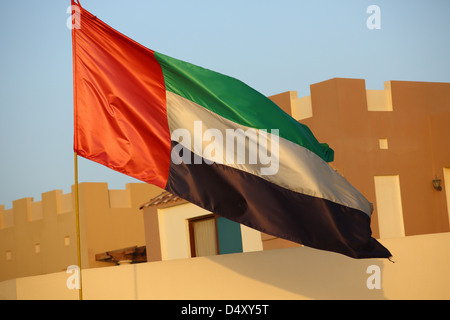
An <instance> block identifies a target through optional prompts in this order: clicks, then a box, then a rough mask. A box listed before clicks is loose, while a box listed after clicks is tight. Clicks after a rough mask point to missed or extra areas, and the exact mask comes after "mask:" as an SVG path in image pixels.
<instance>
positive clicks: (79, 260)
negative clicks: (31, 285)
mask: <svg viewBox="0 0 450 320" xmlns="http://www.w3.org/2000/svg"><path fill="white" fill-rule="evenodd" d="M74 169H75V217H76V223H77V257H78V275H79V284H80V288H79V289H78V293H79V299H80V300H83V281H82V278H81V237H80V206H79V203H78V155H77V152H76V151H75V152H74Z"/></svg>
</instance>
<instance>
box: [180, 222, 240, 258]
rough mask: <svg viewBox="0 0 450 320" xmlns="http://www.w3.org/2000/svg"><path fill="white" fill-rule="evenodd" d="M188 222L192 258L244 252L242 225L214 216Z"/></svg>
mask: <svg viewBox="0 0 450 320" xmlns="http://www.w3.org/2000/svg"><path fill="white" fill-rule="evenodd" d="M188 222H189V240H190V247H191V257H202V256H210V255H216V254H227V253H237V252H242V236H241V227H240V224H238V223H236V222H233V221H231V220H228V219H226V218H223V217H219V216H217V215H214V214H210V215H206V216H200V217H196V218H192V219H189V220H188Z"/></svg>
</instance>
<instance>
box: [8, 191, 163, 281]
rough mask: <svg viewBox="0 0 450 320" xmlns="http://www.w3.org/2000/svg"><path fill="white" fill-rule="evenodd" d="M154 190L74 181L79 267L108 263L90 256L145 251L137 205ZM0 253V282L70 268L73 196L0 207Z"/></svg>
mask: <svg viewBox="0 0 450 320" xmlns="http://www.w3.org/2000/svg"><path fill="white" fill-rule="evenodd" d="M72 189H73V187H72ZM160 192H161V189H159V188H157V187H154V186H152V185H148V184H144V183H132V184H128V185H127V186H126V189H124V190H109V189H108V185H107V184H106V183H80V184H79V204H80V205H79V210H80V226H81V228H80V230H81V233H80V235H81V237H80V238H81V257H82V260H81V261H82V267H83V268H94V267H104V266H108V265H112V264H111V263H109V262H104V261H102V260H105V259H96V257H98V256H99V255H100V256H102V255H103V256H104V255H105V254H106V253H107V252H110V251H112V252H114V251H116V250H118V249H122V248H134V247H136V248H139V247H142V246H144V247H145V233H144V225H143V220H142V214H141V212H140V210H139V207H140V205H142V203H143V202H145V201H147V200H148V198H149V197H151V196H152V195H157V194H158V193H160ZM0 252H1V254H2V255H1V256H0V281H2V280H6V279H11V278H19V277H25V276H33V275H38V274H46V273H52V272H58V271H61V270H66V269H67V267H68V266H70V265H76V264H77V263H78V259H77V233H76V220H75V205H74V193H73V192H72V193H68V194H63V193H62V191H61V190H54V191H50V192H46V193H43V194H42V200H41V201H33V198H24V199H19V200H16V201H14V202H13V207H12V208H11V209H8V210H4V206H0ZM131 253H133V252H131ZM111 258H112V257H111ZM98 260H100V261H98ZM108 261H111V262H118V261H114V259H110V260H108Z"/></svg>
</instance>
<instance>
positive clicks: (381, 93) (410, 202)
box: [265, 78, 450, 247]
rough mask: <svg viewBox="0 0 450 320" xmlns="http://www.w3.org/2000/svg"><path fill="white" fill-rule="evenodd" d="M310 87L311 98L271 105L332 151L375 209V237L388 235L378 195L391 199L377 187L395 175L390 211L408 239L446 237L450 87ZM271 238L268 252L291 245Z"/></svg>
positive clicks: (354, 83) (342, 83)
mask: <svg viewBox="0 0 450 320" xmlns="http://www.w3.org/2000/svg"><path fill="white" fill-rule="evenodd" d="M310 89H311V90H310V91H311V95H310V96H308V97H302V98H296V96H297V93H296V92H294V93H293V92H292V91H288V92H285V93H283V94H279V95H277V96H276V99H273V100H274V101H275V102H277V103H279V104H284V106H282V108H283V109H285V110H290V109H292V115H293V116H294V117H295V118H296V119H297V120H299V121H300V122H302V123H304V124H306V125H307V126H308V127H309V128H310V129H311V130H312V132H313V133H314V135H315V136H316V137H317V138H318V140H319V141H320V142H325V143H328V144H329V145H330V146H331V147H332V148H333V149H334V151H335V160H334V161H333V162H332V163H331V164H330V165H331V166H332V167H333V168H334V169H336V170H337V171H338V172H339V173H340V174H341V175H343V176H344V177H345V178H346V179H347V180H348V181H349V182H350V183H351V184H352V185H354V186H355V187H356V188H357V189H358V190H359V191H361V192H362V193H363V194H364V195H365V196H366V198H367V199H368V200H369V201H370V202H372V203H373V204H374V207H375V211H374V214H373V216H372V230H373V234H374V236H375V237H377V238H378V237H380V235H381V236H383V231H382V230H380V229H379V228H380V226H379V218H380V219H381V220H382V221H385V220H386V219H385V218H386V217H379V214H380V212H378V211H379V210H378V206H379V205H381V206H383V204H385V203H386V200H388V199H385V198H382V199H380V197H384V196H389V195H386V193H383V192H381V193H380V192H379V193H378V196H379V198H378V199H377V192H376V181H382V180H383V181H388V180H390V177H398V184H399V186H400V192H399V193H397V194H398V195H399V196H400V197H401V198H400V199H398V197H397V198H396V201H397V203H401V206H402V207H401V208H400V210H399V208H398V206H390V207H391V208H393V209H395V210H396V213H393V214H397V213H398V212H401V214H402V217H397V220H398V221H403V222H402V223H403V226H402V227H403V228H398V230H401V229H404V234H405V235H418V234H428V233H439V232H448V231H449V230H450V224H449V214H450V205H449V204H448V203H447V196H446V195H447V194H448V192H447V191H446V189H447V188H448V187H449V184H448V182H445V179H444V171H445V170H446V168H449V167H450V148H449V147H448V146H450V130H449V128H450V127H449V123H450V83H433V82H409V81H387V82H385V84H384V90H367V89H366V86H365V81H364V80H363V79H344V78H334V79H330V80H326V81H323V82H320V83H316V84H313V85H311V87H310ZM306 98H308V99H306ZM308 115H309V116H308ZM435 177H438V178H439V179H441V180H442V188H443V189H442V191H436V190H435V189H434V188H433V186H432V180H433V179H434V178H435ZM444 184H447V186H445V185H444ZM399 200H400V201H399ZM388 207H389V206H388ZM385 208H386V206H385ZM382 214H388V215H389V214H390V212H388V211H386V210H384V211H383V213H382ZM387 220H389V217H388V219H387ZM398 233H401V232H398ZM384 234H386V233H384ZM387 234H389V232H388V233H387ZM266 240H267V241H266V244H267V247H276V246H283V245H289V244H286V242H285V241H284V242H283V241H278V240H276V239H273V238H271V237H267V239H266ZM265 247H266V246H265Z"/></svg>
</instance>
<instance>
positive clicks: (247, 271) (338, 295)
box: [208, 247, 391, 300]
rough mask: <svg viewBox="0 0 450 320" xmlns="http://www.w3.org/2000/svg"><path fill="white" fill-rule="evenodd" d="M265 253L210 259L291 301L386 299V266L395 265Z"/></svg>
mask: <svg viewBox="0 0 450 320" xmlns="http://www.w3.org/2000/svg"><path fill="white" fill-rule="evenodd" d="M263 253H264V254H261V253H260V252H253V253H246V254H242V256H241V257H239V259H236V258H233V257H232V256H233V255H230V256H229V257H227V256H226V255H224V256H220V260H219V259H217V258H216V257H209V258H208V259H211V260H212V261H214V262H215V263H217V264H220V266H222V267H226V268H228V269H231V270H232V271H234V272H237V273H239V274H240V275H242V276H244V277H246V278H250V279H252V280H255V281H256V282H263V283H265V284H267V285H270V286H273V287H276V288H279V289H282V290H283V291H287V292H286V295H285V296H286V298H287V299H290V296H291V297H292V299H301V298H302V297H304V298H306V299H308V298H310V299H371V300H376V299H386V297H385V295H384V292H383V289H382V288H383V284H382V280H383V279H382V276H383V269H384V264H385V263H391V262H389V261H388V260H385V259H361V260H359V259H358V260H357V259H352V258H348V257H346V256H343V255H339V254H335V253H329V252H324V251H320V250H315V249H311V248H307V247H301V248H289V249H277V250H269V251H264V252H263ZM230 285H235V283H232V282H230ZM275 291H277V290H275ZM288 292H289V293H290V294H289V293H288ZM269 295H270V294H269ZM272 298H274V299H277V298H276V297H272ZM283 299H284V298H283Z"/></svg>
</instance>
